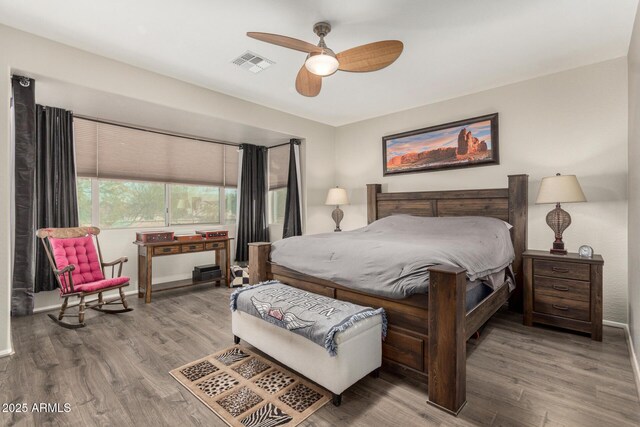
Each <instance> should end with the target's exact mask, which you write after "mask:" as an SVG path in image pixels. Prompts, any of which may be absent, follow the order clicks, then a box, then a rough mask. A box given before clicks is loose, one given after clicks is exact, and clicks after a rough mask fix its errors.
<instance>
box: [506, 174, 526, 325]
mask: <svg viewBox="0 0 640 427" xmlns="http://www.w3.org/2000/svg"><path fill="white" fill-rule="evenodd" d="M528 181H529V175H509V224H511V225H513V230H512V232H513V250H514V252H515V255H516V256H515V259H514V260H513V265H512V266H513V272H514V273H515V275H516V288H515V289H514V290H513V294H511V298H510V299H509V308H510V309H512V310H515V311H517V312H519V313H522V297H523V279H524V271H523V265H522V253H523V252H524V251H526V250H527V210H528V203H529V200H528V185H529V183H528Z"/></svg>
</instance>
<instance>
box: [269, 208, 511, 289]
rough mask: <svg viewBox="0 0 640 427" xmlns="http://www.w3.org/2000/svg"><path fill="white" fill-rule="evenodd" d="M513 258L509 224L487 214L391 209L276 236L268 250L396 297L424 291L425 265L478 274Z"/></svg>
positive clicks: (306, 268) (284, 260)
mask: <svg viewBox="0 0 640 427" xmlns="http://www.w3.org/2000/svg"><path fill="white" fill-rule="evenodd" d="M513 259H514V251H513V245H512V243H511V238H510V232H509V229H508V225H507V224H506V223H505V222H504V221H501V220H499V219H494V218H487V217H444V218H425V217H415V216H410V215H393V216H390V217H387V218H383V219H380V220H378V221H375V222H373V223H371V224H369V225H368V226H366V227H363V228H360V229H357V230H354V231H346V232H342V233H326V234H316V235H308V236H299V237H291V238H288V239H283V240H279V241H277V242H275V243H274V244H273V246H272V250H271V260H272V261H273V262H275V263H277V264H280V265H282V266H284V267H288V268H290V269H292V270H296V271H299V272H301V273H305V274H309V275H312V276H315V277H320V278H323V279H327V280H331V281H333V282H336V283H338V284H341V285H344V286H347V287H350V288H353V289H358V290H361V291H364V292H367V293H371V294H375V295H380V296H385V297H390V298H398V299H400V298H406V297H408V296H410V295H412V294H416V293H426V292H427V290H428V286H429V272H428V271H427V268H428V267H429V266H432V265H436V264H449V265H456V266H459V267H462V268H464V269H466V270H467V277H468V278H469V280H478V279H482V278H483V277H486V276H490V275H491V274H493V273H497V272H499V271H500V270H503V269H505V268H506V267H508V266H509V264H511V262H512V261H513Z"/></svg>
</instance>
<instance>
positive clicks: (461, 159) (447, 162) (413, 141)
mask: <svg viewBox="0 0 640 427" xmlns="http://www.w3.org/2000/svg"><path fill="white" fill-rule="evenodd" d="M382 159H383V172H384V175H390V174H397V173H408V172H429V171H434V170H441V169H450V168H463V167H471V166H484V165H491V164H495V165H497V164H499V158H498V113H494V114H488V115H486V116H481V117H474V118H472V119H466V120H459V121H457V122H452V123H446V124H443V125H438V126H432V127H428V128H424V129H418V130H413V131H410V132H404V133H399V134H396V135H389V136H385V137H383V138H382Z"/></svg>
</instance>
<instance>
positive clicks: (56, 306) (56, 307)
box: [33, 290, 138, 314]
mask: <svg viewBox="0 0 640 427" xmlns="http://www.w3.org/2000/svg"><path fill="white" fill-rule="evenodd" d="M137 293H138V291H137V290H132V291H126V292H125V293H124V294H125V295H126V296H131V295H136V294H137ZM105 298H106V297H105ZM97 299H98V297H97V296H94V297H92V298H87V299H86V300H85V301H87V302H89V301H95V300H97ZM79 303H80V301H79V300H78V301H76V302H73V303H69V305H68V307H75V306H77V305H78V304H79ZM61 305H62V302H61V303H60V304H52V305H47V306H45V307H39V308H36V309H34V310H33V314H36V313H43V312H46V311H52V310H59V309H60V306H61Z"/></svg>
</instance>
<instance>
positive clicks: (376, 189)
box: [367, 184, 382, 224]
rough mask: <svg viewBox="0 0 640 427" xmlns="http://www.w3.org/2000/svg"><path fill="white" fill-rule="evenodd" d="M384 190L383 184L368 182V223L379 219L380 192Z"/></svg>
mask: <svg viewBox="0 0 640 427" xmlns="http://www.w3.org/2000/svg"><path fill="white" fill-rule="evenodd" d="M380 192H382V185H380V184H367V224H371V223H372V222H373V221H375V220H377V219H378V194H380Z"/></svg>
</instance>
